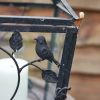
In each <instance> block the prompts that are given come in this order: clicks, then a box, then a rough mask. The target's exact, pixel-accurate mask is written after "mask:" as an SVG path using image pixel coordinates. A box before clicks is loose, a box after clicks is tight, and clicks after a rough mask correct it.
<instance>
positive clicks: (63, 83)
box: [55, 28, 78, 100]
mask: <svg viewBox="0 0 100 100" xmlns="http://www.w3.org/2000/svg"><path fill="white" fill-rule="evenodd" d="M77 31H78V29H77V28H72V29H68V30H67V33H66V36H65V42H64V49H63V54H62V60H61V67H60V70H59V75H58V82H57V87H56V97H55V100H65V98H66V94H67V90H68V83H69V78H70V72H71V66H72V60H73V56H74V50H75V45H76V39H77Z"/></svg>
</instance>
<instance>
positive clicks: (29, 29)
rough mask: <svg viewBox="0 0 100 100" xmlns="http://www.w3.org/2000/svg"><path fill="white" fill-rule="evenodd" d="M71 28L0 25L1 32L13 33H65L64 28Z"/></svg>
mask: <svg viewBox="0 0 100 100" xmlns="http://www.w3.org/2000/svg"><path fill="white" fill-rule="evenodd" d="M72 27H73V26H70V27H68V26H42V25H32V26H31V25H2V24H1V25H0V31H1V32H13V31H15V30H18V31H20V32H53V33H65V32H66V28H72Z"/></svg>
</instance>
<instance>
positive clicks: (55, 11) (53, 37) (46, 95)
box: [43, 2, 59, 100]
mask: <svg viewBox="0 0 100 100" xmlns="http://www.w3.org/2000/svg"><path fill="white" fill-rule="evenodd" d="M53 4H54V8H55V9H54V17H57V16H58V14H59V10H58V8H57V6H56V4H55V3H54V2H53ZM55 39H56V33H52V34H51V42H50V48H51V51H52V52H54V46H55ZM51 68H52V64H51V63H50V62H48V69H50V70H51ZM48 92H49V83H47V82H46V83H45V92H44V99H43V100H47V99H48Z"/></svg>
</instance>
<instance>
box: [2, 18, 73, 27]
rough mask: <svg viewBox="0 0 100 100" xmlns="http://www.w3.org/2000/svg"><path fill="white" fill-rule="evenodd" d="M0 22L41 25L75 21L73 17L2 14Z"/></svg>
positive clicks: (63, 23) (65, 23) (67, 23)
mask: <svg viewBox="0 0 100 100" xmlns="http://www.w3.org/2000/svg"><path fill="white" fill-rule="evenodd" d="M0 23H16V24H39V25H67V26H70V25H72V23H73V20H72V19H66V18H55V17H39V16H35V17H29V16H0Z"/></svg>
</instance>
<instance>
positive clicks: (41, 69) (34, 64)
mask: <svg viewBox="0 0 100 100" xmlns="http://www.w3.org/2000/svg"><path fill="white" fill-rule="evenodd" d="M31 65H33V66H34V67H36V68H38V69H39V70H41V71H44V70H43V69H41V68H40V67H38V66H37V65H35V64H33V63H32V64H31Z"/></svg>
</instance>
